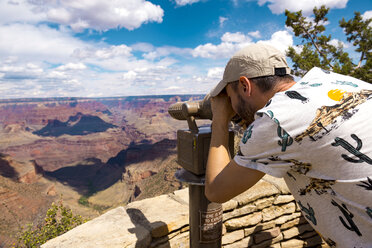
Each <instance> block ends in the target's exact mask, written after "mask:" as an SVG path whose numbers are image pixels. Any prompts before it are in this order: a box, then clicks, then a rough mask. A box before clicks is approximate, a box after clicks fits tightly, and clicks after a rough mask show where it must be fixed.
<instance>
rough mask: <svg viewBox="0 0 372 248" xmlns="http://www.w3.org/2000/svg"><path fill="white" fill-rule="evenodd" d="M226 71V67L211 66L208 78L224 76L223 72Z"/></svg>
mask: <svg viewBox="0 0 372 248" xmlns="http://www.w3.org/2000/svg"><path fill="white" fill-rule="evenodd" d="M224 71H225V68H224V67H214V68H210V69H209V70H208V73H207V77H208V78H214V79H215V78H217V79H218V78H222V75H223V72H224Z"/></svg>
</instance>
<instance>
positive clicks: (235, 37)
mask: <svg viewBox="0 0 372 248" xmlns="http://www.w3.org/2000/svg"><path fill="white" fill-rule="evenodd" d="M221 40H222V41H223V42H231V43H249V42H251V41H252V40H251V38H249V37H248V36H246V35H244V34H242V33H240V32H236V33H230V32H226V33H224V34H223V35H222V37H221Z"/></svg>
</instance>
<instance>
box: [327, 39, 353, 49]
mask: <svg viewBox="0 0 372 248" xmlns="http://www.w3.org/2000/svg"><path fill="white" fill-rule="evenodd" d="M329 44H331V45H333V46H335V47H338V46H339V45H340V44H341V45H342V47H343V48H349V45H348V44H347V43H345V42H342V41H340V40H338V39H332V40H330V41H329Z"/></svg>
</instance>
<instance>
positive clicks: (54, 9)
mask: <svg viewBox="0 0 372 248" xmlns="http://www.w3.org/2000/svg"><path fill="white" fill-rule="evenodd" d="M163 15H164V11H163V9H162V8H161V7H160V6H159V5H155V4H152V3H151V2H149V1H146V0H125V1H122V0H106V1H101V0H79V1H73V0H60V1H49V0H38V1H35V0H12V1H2V3H0V23H11V22H27V23H37V22H40V21H49V22H53V23H57V24H62V25H65V26H69V27H71V28H72V29H73V30H74V31H76V32H80V31H83V30H84V29H94V30H99V31H106V30H109V29H114V28H126V29H128V30H133V29H136V28H138V27H140V26H141V25H142V24H144V23H148V22H158V23H161V22H162V21H163Z"/></svg>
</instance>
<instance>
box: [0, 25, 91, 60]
mask: <svg viewBox="0 0 372 248" xmlns="http://www.w3.org/2000/svg"><path fill="white" fill-rule="evenodd" d="M0 37H1V39H0V57H9V56H13V57H14V56H16V57H18V58H22V59H23V60H25V59H30V60H36V61H42V60H46V61H49V62H52V63H61V62H62V63H63V62H65V61H68V60H69V59H70V55H71V54H72V53H73V51H74V50H75V49H77V48H84V47H87V46H89V44H88V43H84V42H82V41H80V40H78V39H77V38H74V37H72V36H71V34H70V33H65V32H61V31H59V30H55V29H52V28H50V27H48V26H46V25H40V26H33V25H29V24H10V25H0Z"/></svg>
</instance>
